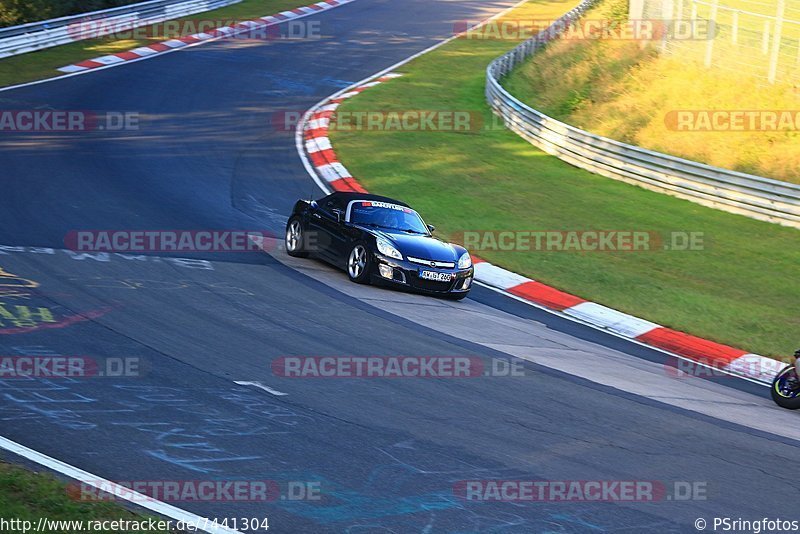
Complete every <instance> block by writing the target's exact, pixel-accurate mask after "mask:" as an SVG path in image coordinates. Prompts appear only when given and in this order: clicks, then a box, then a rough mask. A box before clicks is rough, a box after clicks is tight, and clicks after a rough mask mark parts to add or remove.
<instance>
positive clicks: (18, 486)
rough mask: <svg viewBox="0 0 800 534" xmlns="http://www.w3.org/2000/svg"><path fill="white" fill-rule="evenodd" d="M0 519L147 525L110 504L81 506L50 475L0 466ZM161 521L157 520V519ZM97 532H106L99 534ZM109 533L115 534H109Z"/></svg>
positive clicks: (55, 533)
mask: <svg viewBox="0 0 800 534" xmlns="http://www.w3.org/2000/svg"><path fill="white" fill-rule="evenodd" d="M0 517H2V518H3V519H5V520H6V521H9V520H11V519H18V520H20V521H30V522H31V523H32V524H33V525H34V526H35V525H36V524H37V522H38V521H39V518H41V517H43V518H46V519H49V520H54V521H84V522H87V521H105V520H108V521H114V520H125V521H131V522H133V521H136V522H141V521H147V519H148V518H147V517H144V516H140V515H137V514H134V513H133V512H130V511H129V510H126V509H125V508H123V507H121V506H119V505H117V504H113V503H110V502H92V503H88V502H78V501H76V500H73V499H72V498H70V497H69V496H68V494H67V486H66V484H64V483H63V482H61V481H59V480H57V479H56V478H55V477H53V476H51V475H49V474H42V473H33V472H30V471H28V470H26V469H23V468H21V467H17V466H14V465H10V464H7V463H3V462H0ZM157 520H158V519H157ZM62 526H63V527H65V528H55V525H51V527H53V528H50V529H48V530H47V532H48V533H51V534H61V533H63V534H71V533H72V532H75V531H76V530H77V529H76V528H75V527H74V526H73V527H67V525H62ZM97 532H103V531H102V530H97ZM106 532H112V531H110V530H107V531H106ZM113 532H122V533H128V532H139V533H141V532H142V530H114V531H113ZM146 532H149V533H150V534H157V533H163V534H168V533H169V532H171V531H168V530H160V531H158V530H157V531H153V530H147V531H146Z"/></svg>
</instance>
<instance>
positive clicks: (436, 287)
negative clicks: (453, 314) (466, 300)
mask: <svg viewBox="0 0 800 534" xmlns="http://www.w3.org/2000/svg"><path fill="white" fill-rule="evenodd" d="M454 283H455V280H451V281H450V282H437V281H435V280H425V279H423V278H418V277H411V286H412V287H414V288H416V289H422V290H423V291H438V292H442V293H445V292H447V291H450V288H452V287H453V284H454Z"/></svg>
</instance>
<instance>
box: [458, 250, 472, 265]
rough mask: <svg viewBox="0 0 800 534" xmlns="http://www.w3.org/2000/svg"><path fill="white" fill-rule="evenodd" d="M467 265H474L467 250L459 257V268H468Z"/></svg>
mask: <svg viewBox="0 0 800 534" xmlns="http://www.w3.org/2000/svg"><path fill="white" fill-rule="evenodd" d="M467 267H472V258H470V256H469V252H465V253H464V254H462V255H461V257H460V258H458V268H459V269H466V268H467Z"/></svg>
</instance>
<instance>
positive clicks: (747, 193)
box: [486, 0, 800, 228]
mask: <svg viewBox="0 0 800 534" xmlns="http://www.w3.org/2000/svg"><path fill="white" fill-rule="evenodd" d="M596 1H597V0H584V1H583V2H582V3H581V4H579V5H578V6H577V7H576V8H575V9H573V10H572V11H570V12H568V13H567V14H566V15H564V16H563V17H561V18H560V19H559V20H558V21H556V22H555V23H554V24H553V26H551V27H550V28H548V29H547V30H545V31H543V32H541V33H540V34H539V35H537V36H535V37H533V38H532V39H529V40H527V41H525V42H523V43H521V44H520V45H518V46H517V47H516V48H514V49H512V50H510V51H509V52H507V53H506V54H504V55H502V56H500V57H499V58H497V59H495V60H494V61H492V62H491V63H490V64H489V66H488V67H487V69H486V99H487V101H488V102H489V105H490V106H491V107H492V109H493V111H494V112H495V114H497V115H498V116H499V117H501V118H502V119H503V121H504V123H505V125H506V126H507V127H508V128H509V129H511V130H513V131H514V132H516V133H517V134H519V135H520V136H521V137H523V138H524V139H526V140H527V141H528V142H530V143H531V144H533V145H535V146H537V147H539V148H541V149H542V150H544V151H545V152H547V153H548V154H552V155H554V156H557V157H558V158H560V159H562V160H564V161H566V162H568V163H570V164H572V165H575V166H576V167H580V168H582V169H586V170H588V171H590V172H593V173H596V174H600V175H602V176H606V177H608V178H613V179H616V180H621V181H623V182H628V183H631V184H636V185H638V186H641V187H644V188H647V189H651V190H653V191H658V192H661V193H666V194H669V195H673V196H676V197H679V198H683V199H686V200H690V201H692V202H696V203H698V204H702V205H705V206H710V207H713V208H716V209H720V210H723V211H728V212H731V213H738V214H741V215H745V216H747V217H751V218H753V219H759V220H762V221H768V222H772V223H777V224H781V225H784V226H791V227H794V228H800V185H795V184H791V183H787V182H781V181H778V180H772V179H769V178H764V177H761V176H754V175H751V174H745V173H741V172H735V171H730V170H726V169H721V168H718V167H712V166H710V165H705V164H702V163H697V162H695V161H690V160H686V159H682V158H678V157H675V156H670V155H667V154H661V153H659V152H654V151H651V150H647V149H644V148H641V147H637V146H632V145H627V144H625V143H621V142H619V141H615V140H613V139H608V138H606V137H601V136H599V135H594V134H591V133H589V132H586V131H583V130H580V129H578V128H575V127H574V126H570V125H568V124H565V123H563V122H560V121H557V120H555V119H553V118H551V117H548V116H547V115H544V114H543V113H540V112H538V111H536V110H535V109H533V108H531V107H530V106H528V105H526V104H524V103H522V102H520V101H519V100H518V99H517V98H515V97H514V96H512V95H511V94H510V93H509V92H508V91H506V90H505V89H504V88H503V87H502V85H500V79H501V78H502V77H503V76H505V75H507V74H508V73H509V72H510V71H511V70H512V69H513V68H514V67H516V66H517V65H519V64H520V63H521V62H523V61H524V60H525V59H527V58H528V57H530V56H531V55H533V54H534V53H536V51H538V50H539V49H540V48H542V47H543V46H545V45H546V43H547V42H549V41H550V40H552V39H554V38H556V37H557V35H558V34H559V33H560V31H561V29H562V28H563V27H564V26H566V25H567V24H569V23H570V22H572V21H575V20H577V19H578V18H580V17H581V16H582V15H583V13H585V12H586V11H587V10H588V9H589V8H590V7H592V6H593V5H594V3H595V2H596Z"/></svg>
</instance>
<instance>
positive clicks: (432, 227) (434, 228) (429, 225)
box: [426, 224, 436, 233]
mask: <svg viewBox="0 0 800 534" xmlns="http://www.w3.org/2000/svg"><path fill="white" fill-rule="evenodd" d="M426 226H427V227H428V231H429V232H430V233H433V232H435V231H436V227H435V226H434V225H432V224H428V225H426Z"/></svg>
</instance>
